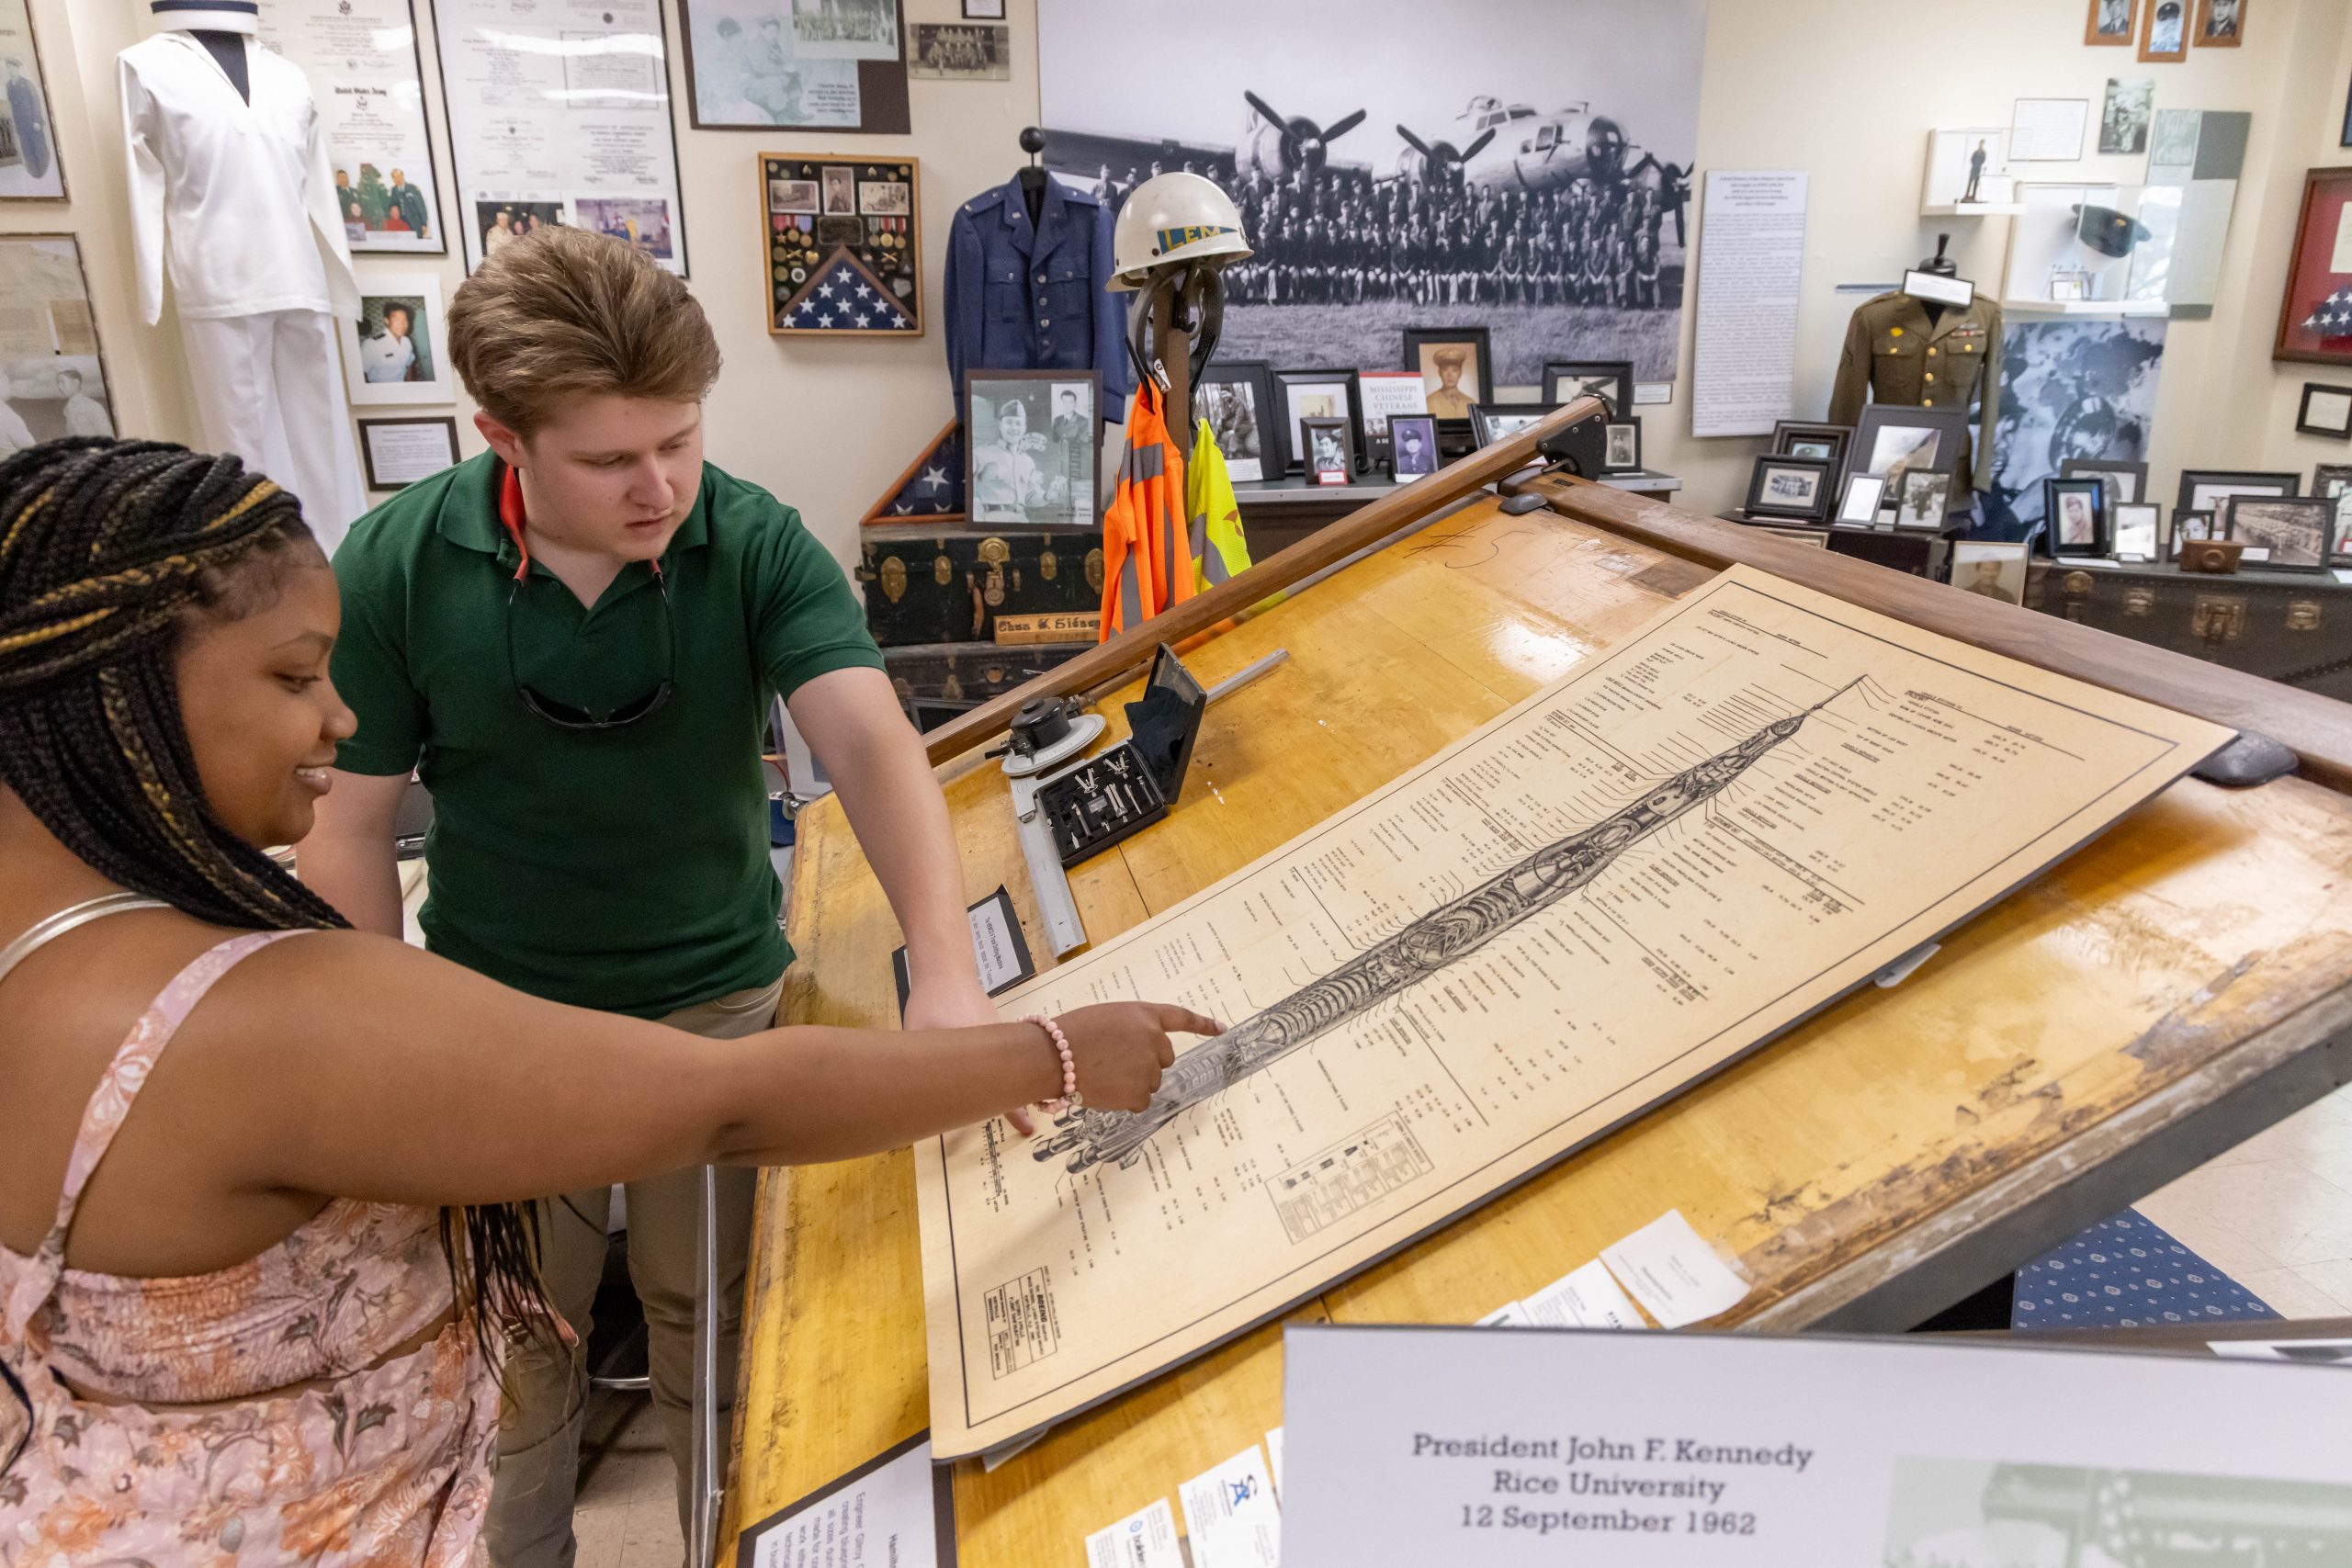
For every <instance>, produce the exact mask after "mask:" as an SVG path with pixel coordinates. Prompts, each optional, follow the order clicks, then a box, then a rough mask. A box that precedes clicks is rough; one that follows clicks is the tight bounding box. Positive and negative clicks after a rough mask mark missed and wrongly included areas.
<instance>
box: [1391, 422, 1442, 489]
mask: <svg viewBox="0 0 2352 1568" xmlns="http://www.w3.org/2000/svg"><path fill="white" fill-rule="evenodd" d="M1437 466H1438V457H1437V418H1436V416H1435V415H1433V414H1425V413H1400V414H1393V415H1391V416H1390V417H1389V421H1388V471H1389V473H1390V474H1392V475H1394V476H1395V477H1396V478H1397V479H1399V480H1403V479H1419V478H1420V477H1421V476H1422V475H1423V474H1433V473H1435V472H1437Z"/></svg>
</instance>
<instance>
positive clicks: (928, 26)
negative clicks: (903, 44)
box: [907, 22, 1012, 82]
mask: <svg viewBox="0 0 2352 1568" xmlns="http://www.w3.org/2000/svg"><path fill="white" fill-rule="evenodd" d="M910 26H911V28H913V32H914V37H913V39H912V41H911V42H910V44H909V46H908V49H907V74H908V75H910V76H911V77H913V78H915V79H916V80H917V81H922V82H1010V81H1012V28H1008V27H1005V26H1002V25H1001V24H997V25H990V24H988V23H984V22H914V23H911V24H910Z"/></svg>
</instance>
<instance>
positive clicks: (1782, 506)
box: [1746, 455, 1837, 523]
mask: <svg viewBox="0 0 2352 1568" xmlns="http://www.w3.org/2000/svg"><path fill="white" fill-rule="evenodd" d="M1834 486H1835V479H1834V478H1833V476H1832V474H1831V471H1830V463H1829V459H1828V458H1826V457H1771V456H1769V455H1768V456H1766V457H1758V458H1757V459H1756V471H1755V472H1754V473H1753V474H1752V475H1750V476H1749V478H1748V481H1747V508H1746V510H1747V514H1748V515H1749V516H1751V517H1777V518H1782V519H1785V520H1787V521H1789V522H1792V523H1826V522H1827V521H1828V520H1829V507H1830V503H1831V502H1832V501H1833V499H1834V498H1835V496H1836V493H1837V492H1836V490H1835V488H1834Z"/></svg>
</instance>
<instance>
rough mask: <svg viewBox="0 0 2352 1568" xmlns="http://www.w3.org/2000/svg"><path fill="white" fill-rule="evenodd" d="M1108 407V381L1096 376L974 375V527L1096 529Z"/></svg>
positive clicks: (969, 420)
mask: <svg viewBox="0 0 2352 1568" xmlns="http://www.w3.org/2000/svg"><path fill="white" fill-rule="evenodd" d="M1102 407H1103V389H1102V378H1101V377H1100V376H1099V375H1098V374H1097V373H1096V372H1094V371H1091V370H975V371H972V372H970V373H968V374H967V376H966V377H965V378H964V431H965V452H966V456H965V470H964V494H965V497H966V513H967V516H968V517H969V518H970V520H971V522H973V523H974V524H1031V525H1045V526H1063V527H1069V526H1073V525H1080V526H1082V525H1091V524H1093V523H1095V522H1096V521H1097V520H1098V515H1097V510H1096V506H1095V502H1096V497H1097V494H1098V490H1097V465H1098V463H1099V461H1100V459H1101V456H1102V449H1103V441H1102V435H1103V423H1102Z"/></svg>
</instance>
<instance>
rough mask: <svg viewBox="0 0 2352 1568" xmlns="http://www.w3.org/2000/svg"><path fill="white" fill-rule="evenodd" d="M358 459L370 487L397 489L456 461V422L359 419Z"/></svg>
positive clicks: (427, 477) (449, 420)
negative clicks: (364, 470)
mask: <svg viewBox="0 0 2352 1568" xmlns="http://www.w3.org/2000/svg"><path fill="white" fill-rule="evenodd" d="M359 459H360V463H361V465H362V466H363V467H364V468H366V469H367V470H368V489H369V490H400V489H401V488H402V487H404V486H407V485H413V484H414V483H416V482H417V480H419V479H431V478H432V477H433V476H434V475H435V474H437V473H439V472H440V471H441V470H442V469H444V468H454V467H456V466H457V462H458V422H457V421H456V420H455V419H453V418H449V417H447V416H446V415H444V416H434V417H430V418H425V419H362V420H361V421H360V422H359Z"/></svg>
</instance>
